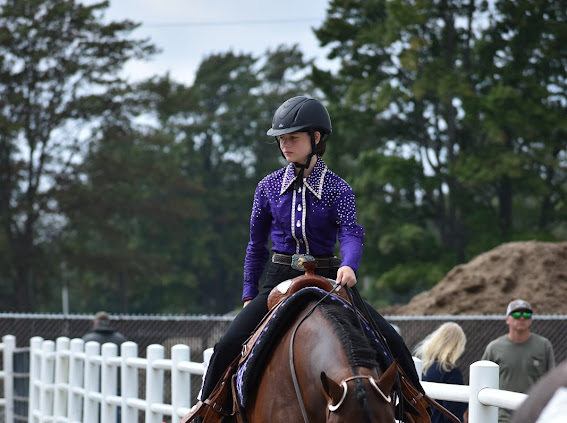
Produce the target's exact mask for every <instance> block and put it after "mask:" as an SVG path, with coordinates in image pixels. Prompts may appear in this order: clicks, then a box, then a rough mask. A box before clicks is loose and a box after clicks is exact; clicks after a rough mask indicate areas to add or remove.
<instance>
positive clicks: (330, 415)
mask: <svg viewBox="0 0 567 423" xmlns="http://www.w3.org/2000/svg"><path fill="white" fill-rule="evenodd" d="M376 376H377V375H376ZM395 381H396V366H395V364H392V365H391V366H390V367H389V368H388V370H386V372H385V373H384V374H383V375H382V376H381V377H375V375H372V374H368V375H358V376H351V377H348V378H346V379H343V380H342V381H340V382H339V383H337V382H335V381H334V380H332V379H330V378H328V377H327V375H326V374H325V372H322V373H321V384H322V386H323V391H324V392H325V396H326V397H327V409H328V412H327V422H329V423H332V422H343V421H360V422H378V423H380V422H393V421H394V406H393V404H392V397H391V395H390V393H391V391H392V388H393V387H394V383H395Z"/></svg>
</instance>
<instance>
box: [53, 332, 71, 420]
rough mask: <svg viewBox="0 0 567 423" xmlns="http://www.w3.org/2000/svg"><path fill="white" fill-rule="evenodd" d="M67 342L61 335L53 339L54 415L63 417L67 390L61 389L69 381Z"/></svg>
mask: <svg viewBox="0 0 567 423" xmlns="http://www.w3.org/2000/svg"><path fill="white" fill-rule="evenodd" d="M69 344H70V340H69V338H66V337H63V336H62V337H59V338H57V340H56V341H55V385H54V387H53V390H54V391H53V396H54V400H53V416H54V417H65V416H66V415H67V400H68V399H67V393H68V390H65V391H63V387H64V386H65V385H67V384H68V382H69V356H68V354H69Z"/></svg>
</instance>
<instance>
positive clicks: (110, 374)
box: [100, 343, 118, 423]
mask: <svg viewBox="0 0 567 423" xmlns="http://www.w3.org/2000/svg"><path fill="white" fill-rule="evenodd" d="M117 353H118V347H117V346H116V344H113V343H105V344H103V346H102V363H101V366H100V374H101V394H102V400H101V404H100V421H101V422H102V423H108V422H116V406H115V405H112V404H110V403H109V402H108V397H109V396H111V395H116V394H117V392H116V385H117V381H118V379H117V377H118V374H117V372H116V367H114V366H113V365H112V364H111V363H110V362H109V358H113V357H116V355H117Z"/></svg>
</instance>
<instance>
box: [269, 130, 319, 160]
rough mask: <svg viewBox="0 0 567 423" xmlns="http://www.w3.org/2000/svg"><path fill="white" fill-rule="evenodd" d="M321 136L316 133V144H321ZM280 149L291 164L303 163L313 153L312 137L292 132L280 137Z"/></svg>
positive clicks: (307, 134) (304, 133) (305, 133)
mask: <svg viewBox="0 0 567 423" xmlns="http://www.w3.org/2000/svg"><path fill="white" fill-rule="evenodd" d="M319 138H320V134H319V132H315V144H318V143H319ZM278 141H279V143H280V149H281V150H282V153H283V155H284V156H285V158H286V160H287V161H288V162H290V163H294V162H300V163H303V162H305V160H307V156H308V155H309V154H310V153H311V137H310V136H309V133H308V132H292V133H291V134H285V135H280V136H279V137H278Z"/></svg>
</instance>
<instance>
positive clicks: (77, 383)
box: [67, 338, 85, 422]
mask: <svg viewBox="0 0 567 423" xmlns="http://www.w3.org/2000/svg"><path fill="white" fill-rule="evenodd" d="M84 347H85V341H83V340H82V339H80V338H75V339H72V340H71V348H70V351H69V390H68V391H67V400H68V401H67V416H68V417H69V421H72V422H80V421H81V412H82V411H83V407H82V406H81V405H82V402H83V400H82V398H81V395H80V394H79V393H78V390H79V389H81V388H82V387H83V371H84V366H83V359H82V358H81V355H82V354H83V351H84Z"/></svg>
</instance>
